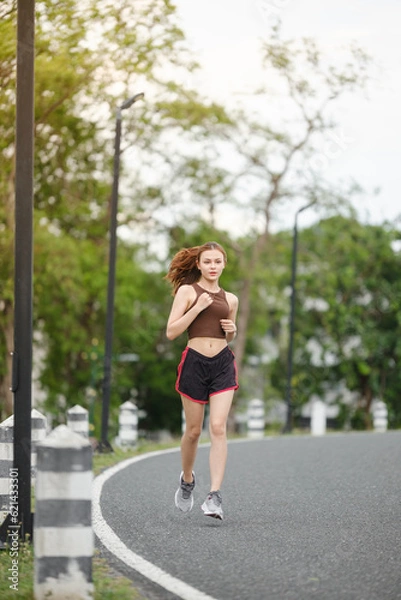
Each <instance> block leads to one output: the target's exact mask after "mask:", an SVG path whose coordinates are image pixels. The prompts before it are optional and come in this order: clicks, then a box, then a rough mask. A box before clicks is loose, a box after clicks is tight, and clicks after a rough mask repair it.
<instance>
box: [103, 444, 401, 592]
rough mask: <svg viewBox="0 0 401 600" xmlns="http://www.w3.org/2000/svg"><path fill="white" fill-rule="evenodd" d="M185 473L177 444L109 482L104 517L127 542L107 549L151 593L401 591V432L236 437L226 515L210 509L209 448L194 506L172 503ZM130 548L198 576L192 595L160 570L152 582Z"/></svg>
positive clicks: (199, 465)
mask: <svg viewBox="0 0 401 600" xmlns="http://www.w3.org/2000/svg"><path fill="white" fill-rule="evenodd" d="M179 471H180V457H179V453H178V452H173V453H171V452H170V453H167V454H158V455H156V456H150V457H149V458H146V459H144V460H140V461H139V462H134V463H133V464H131V465H128V466H126V467H125V468H123V469H121V470H120V471H118V472H116V473H115V474H114V475H113V476H111V477H110V478H109V479H107V480H106V481H105V482H104V485H103V488H102V490H101V496H100V507H101V511H102V514H103V519H104V521H105V522H106V523H107V525H108V526H109V527H110V528H111V530H112V531H113V532H114V534H115V535H116V536H117V538H119V539H120V540H121V541H122V542H123V545H122V548H123V550H122V552H120V553H119V558H118V559H114V558H113V557H112V554H111V553H110V550H109V551H107V552H106V555H107V557H108V559H109V560H110V561H111V562H112V564H114V565H115V566H117V568H118V569H119V570H120V571H121V572H123V573H124V574H125V575H128V576H131V577H132V578H133V579H134V580H135V581H138V577H139V581H143V583H144V585H143V587H142V589H143V590H145V592H146V597H147V598H148V599H149V600H156V599H157V600H159V599H161V600H171V599H174V598H184V597H186V598H189V599H190V600H192V598H193V599H195V598H200V599H201V598H205V599H208V600H209V599H210V598H212V599H215V600H242V599H247V600H304V599H305V600H309V599H318V600H397V599H401V501H400V493H401V432H389V433H386V434H377V433H357V434H343V435H337V434H329V435H327V436H324V437H309V436H299V437H294V436H290V437H287V436H285V437H277V438H265V439H263V440H260V441H249V442H248V441H246V442H239V443H230V445H229V459H228V465H227V471H226V478H225V481H224V484H223V488H222V491H223V507H224V514H225V520H224V521H223V522H220V521H215V520H214V519H211V518H209V517H205V516H204V515H203V513H202V511H201V509H200V505H201V503H202V502H203V500H204V497H205V495H206V493H207V492H208V485H209V478H208V447H201V448H200V449H199V453H198V457H197V461H196V465H195V471H196V474H197V487H196V489H195V506H194V508H193V510H192V511H191V512H190V513H188V514H183V513H180V512H179V511H178V510H177V509H176V508H175V506H174V492H175V490H176V488H177V485H178V478H179ZM125 548H127V549H130V550H131V551H132V552H134V553H135V555H136V556H138V555H139V556H140V557H142V558H144V559H146V561H149V562H150V563H152V564H154V565H156V566H157V567H159V569H161V570H162V572H164V573H167V574H169V575H170V576H171V577H172V578H173V580H175V579H178V580H179V581H181V582H185V583H186V584H188V586H190V587H189V592H188V595H187V596H185V594H181V593H180V591H179V590H178V591H177V593H174V591H171V588H170V591H167V590H166V589H164V587H163V581H162V579H161V580H160V583H161V585H154V584H149V585H148V584H146V578H145V579H144V578H143V577H141V576H138V573H136V572H135V571H133V570H132V569H131V567H130V566H127V564H126V562H128V561H126V560H125V558H124V553H127V550H124V549H125ZM156 579H157V577H156ZM196 591H199V595H198V596H197V595H196V593H195V592H196Z"/></svg>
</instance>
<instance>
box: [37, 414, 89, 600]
mask: <svg viewBox="0 0 401 600" xmlns="http://www.w3.org/2000/svg"><path fill="white" fill-rule="evenodd" d="M92 479H93V476H92V447H91V445H90V443H89V441H88V440H86V439H85V438H84V437H83V436H82V435H79V434H77V433H75V432H74V431H71V429H70V428H69V427H67V426H66V425H60V426H59V427H57V428H56V429H54V431H52V433H51V434H50V435H48V436H47V438H46V439H45V440H43V441H42V442H40V443H39V444H38V445H37V475H36V503H35V520H34V555H35V577H34V597H35V600H44V599H45V598H57V599H60V600H66V599H67V598H74V600H90V599H91V598H92V597H93V591H94V588H93V581H92V558H93V530H92V513H91V498H92Z"/></svg>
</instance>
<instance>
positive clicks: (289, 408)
mask: <svg viewBox="0 0 401 600" xmlns="http://www.w3.org/2000/svg"><path fill="white" fill-rule="evenodd" d="M315 203H316V200H314V201H313V202H309V204H307V205H306V206H302V207H301V208H300V209H299V210H297V212H296V213H295V219H294V233H293V238H292V264H291V304H290V330H289V343H288V359H287V361H288V362H287V386H286V395H285V402H286V405H287V419H286V424H285V427H284V430H283V431H284V433H290V432H291V430H292V397H291V396H292V371H293V355H294V329H295V326H294V321H295V296H296V284H295V282H296V276H297V251H298V215H299V214H300V213H301V212H303V211H304V210H306V209H307V208H309V207H311V206H312V205H313V204H315Z"/></svg>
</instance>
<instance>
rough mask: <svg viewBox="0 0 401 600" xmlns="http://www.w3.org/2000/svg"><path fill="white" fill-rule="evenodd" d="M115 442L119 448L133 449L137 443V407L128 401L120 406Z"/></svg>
mask: <svg viewBox="0 0 401 600" xmlns="http://www.w3.org/2000/svg"><path fill="white" fill-rule="evenodd" d="M115 442H116V444H117V446H119V447H120V448H135V446H136V445H137V443H138V407H137V406H136V404H134V403H133V402H130V401H129V400H127V402H124V404H121V406H120V414H119V416H118V437H117V439H116V440H115Z"/></svg>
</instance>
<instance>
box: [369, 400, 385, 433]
mask: <svg viewBox="0 0 401 600" xmlns="http://www.w3.org/2000/svg"><path fill="white" fill-rule="evenodd" d="M387 427H388V410H387V405H386V404H385V402H382V401H381V400H378V401H377V402H375V404H374V407H373V429H374V430H375V431H377V432H378V433H384V432H385V431H387Z"/></svg>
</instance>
